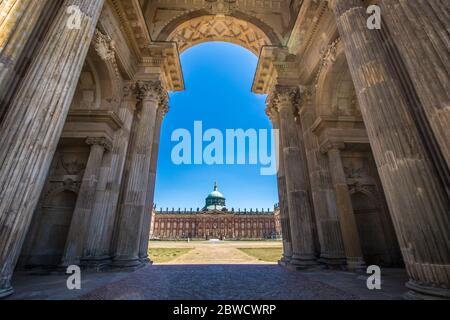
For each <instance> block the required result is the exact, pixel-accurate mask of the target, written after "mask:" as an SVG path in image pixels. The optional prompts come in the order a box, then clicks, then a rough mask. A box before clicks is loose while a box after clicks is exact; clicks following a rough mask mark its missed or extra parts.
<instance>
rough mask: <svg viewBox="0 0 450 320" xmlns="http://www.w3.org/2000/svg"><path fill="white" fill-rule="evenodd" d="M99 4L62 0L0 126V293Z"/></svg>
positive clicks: (72, 89) (49, 158) (35, 198)
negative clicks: (70, 11) (73, 9)
mask: <svg viewBox="0 0 450 320" xmlns="http://www.w3.org/2000/svg"><path fill="white" fill-rule="evenodd" d="M71 5H77V6H78V7H79V8H80V12H81V17H80V18H81V26H80V29H68V28H67V13H66V8H67V7H68V6H71ZM102 7H103V0H98V1H91V0H65V1H64V3H63V5H62V7H61V8H60V10H59V11H58V13H57V15H56V17H55V20H54V21H53V23H52V24H51V26H50V28H49V30H48V32H47V34H46V36H45V38H44V40H43V44H42V46H41V48H40V50H39V51H38V52H36V58H35V60H34V61H33V63H32V65H31V66H30V69H29V71H28V72H27V75H26V77H25V78H24V79H23V82H22V84H21V87H20V89H19V90H18V92H17V94H16V96H15V97H14V99H13V101H12V103H11V108H10V110H9V111H8V113H7V115H6V117H5V120H4V122H3V124H2V127H1V129H0V136H1V137H2V142H1V148H0V167H1V171H0V230H1V232H0V249H1V251H0V270H1V271H0V296H4V295H7V294H10V293H11V292H12V289H11V286H10V279H11V275H12V272H13V270H14V266H15V264H16V261H17V258H18V256H19V253H20V250H21V247H22V243H23V241H24V238H25V235H26V232H27V229H28V226H29V224H30V221H31V217H32V214H33V212H34V210H35V208H36V205H37V202H38V199H39V196H40V193H41V191H42V188H43V185H44V183H45V179H46V176H47V173H48V170H49V167H50V164H51V161H52V158H53V155H54V153H55V150H56V146H57V144H58V141H59V138H60V136H61V132H62V129H63V126H64V122H65V119H66V116H67V112H68V110H69V107H70V104H71V101H72V98H73V94H74V92H75V89H76V85H77V82H78V78H79V76H80V72H81V69H82V67H83V64H84V61H85V58H86V54H87V51H88V49H89V45H90V42H91V39H92V35H93V34H94V29H95V25H96V23H97V20H98V17H99V15H100V12H101V9H102ZM55 79H57V80H55Z"/></svg>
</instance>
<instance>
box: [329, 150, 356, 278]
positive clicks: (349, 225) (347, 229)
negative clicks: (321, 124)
mask: <svg viewBox="0 0 450 320" xmlns="http://www.w3.org/2000/svg"><path fill="white" fill-rule="evenodd" d="M344 147H345V145H344V144H343V143H332V142H328V143H326V144H325V145H323V146H322V152H323V153H325V154H327V155H328V161H329V166H330V174H331V180H332V182H333V186H334V192H335V194H336V209H337V212H338V215H339V223H340V226H341V232H342V239H343V241H344V248H345V255H346V259H347V267H348V269H350V270H362V269H363V268H364V259H363V254H362V249H361V242H360V239H359V234H358V226H357V224H356V218H355V214H354V212H353V205H352V199H351V197H350V191H349V189H348V185H347V178H346V176H345V172H344V166H343V165H342V159H341V152H340V150H341V149H343V148H344Z"/></svg>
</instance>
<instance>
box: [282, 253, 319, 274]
mask: <svg viewBox="0 0 450 320" xmlns="http://www.w3.org/2000/svg"><path fill="white" fill-rule="evenodd" d="M319 266H320V265H319V263H318V262H317V259H316V257H315V256H314V255H298V254H295V253H294V255H293V256H292V258H291V261H289V265H288V268H290V269H292V270H305V269H310V268H317V267H319Z"/></svg>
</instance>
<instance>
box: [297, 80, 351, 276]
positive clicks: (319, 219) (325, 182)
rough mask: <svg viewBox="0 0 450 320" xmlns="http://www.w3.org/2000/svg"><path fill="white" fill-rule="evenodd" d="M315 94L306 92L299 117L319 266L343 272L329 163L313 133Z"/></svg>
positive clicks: (343, 263) (308, 90) (341, 243)
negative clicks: (317, 244)
mask: <svg viewBox="0 0 450 320" xmlns="http://www.w3.org/2000/svg"><path fill="white" fill-rule="evenodd" d="M315 94H316V93H314V94H313V92H312V89H311V88H307V89H306V91H305V92H304V96H303V98H302V103H301V105H300V106H299V108H298V116H299V118H300V122H301V124H302V128H303V130H302V131H303V139H304V142H305V151H306V160H307V162H308V171H309V181H310V183H311V196H312V202H313V206H314V214H315V218H316V226H317V234H318V238H319V243H320V259H319V262H320V263H323V264H325V265H326V266H327V267H329V268H340V267H341V266H342V265H345V263H346V259H345V250H344V244H343V241H342V232H341V228H340V225H339V217H338V214H337V211H336V197H335V194H334V189H333V185H332V183H331V177H330V169H329V166H328V159H327V157H326V155H323V154H322V153H321V152H320V148H319V138H318V137H317V135H316V134H315V133H314V132H313V128H314V124H315V120H316V118H317V117H316V114H315V107H314V105H313V103H312V101H313V97H315Z"/></svg>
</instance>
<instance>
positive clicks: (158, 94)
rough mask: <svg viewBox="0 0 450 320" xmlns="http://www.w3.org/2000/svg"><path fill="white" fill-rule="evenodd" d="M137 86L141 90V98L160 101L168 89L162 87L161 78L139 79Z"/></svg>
mask: <svg viewBox="0 0 450 320" xmlns="http://www.w3.org/2000/svg"><path fill="white" fill-rule="evenodd" d="M137 87H138V90H139V98H140V99H141V100H142V101H156V102H159V101H161V99H163V98H164V96H167V91H166V90H165V89H164V88H163V87H162V85H161V81H159V80H156V81H153V80H149V81H138V83H137Z"/></svg>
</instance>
